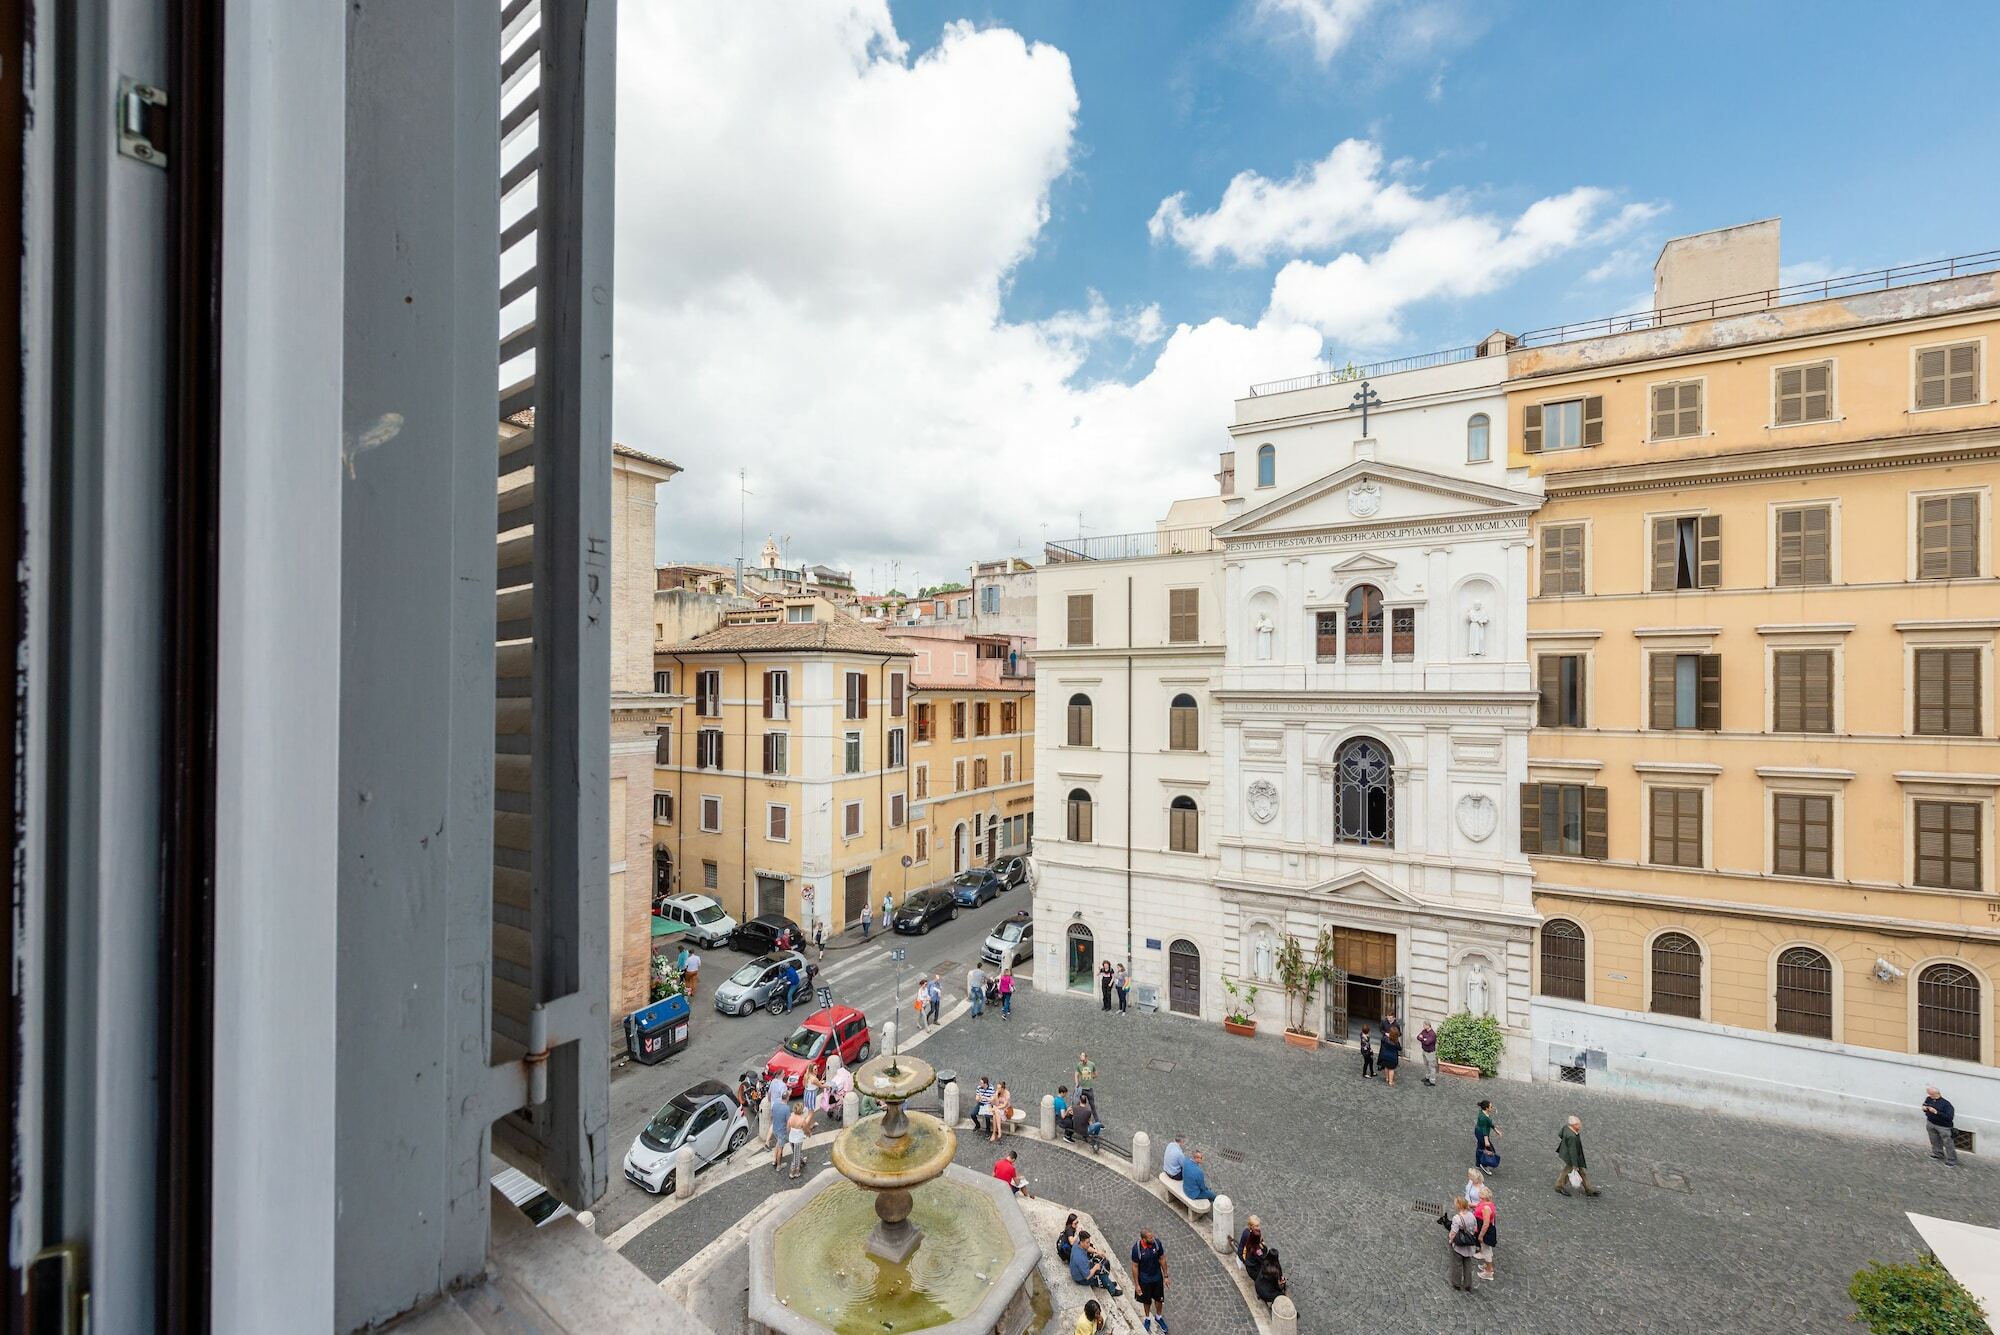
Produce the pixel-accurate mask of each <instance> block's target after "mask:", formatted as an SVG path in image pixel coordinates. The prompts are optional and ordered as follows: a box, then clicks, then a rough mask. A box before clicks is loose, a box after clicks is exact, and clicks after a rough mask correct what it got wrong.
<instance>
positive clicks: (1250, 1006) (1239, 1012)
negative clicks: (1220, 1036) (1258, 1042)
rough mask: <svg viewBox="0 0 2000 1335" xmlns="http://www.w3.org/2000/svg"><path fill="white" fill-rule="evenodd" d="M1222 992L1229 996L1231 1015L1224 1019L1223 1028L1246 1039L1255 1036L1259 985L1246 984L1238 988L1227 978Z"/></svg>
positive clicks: (1224, 980) (1223, 981) (1223, 982)
mask: <svg viewBox="0 0 2000 1335" xmlns="http://www.w3.org/2000/svg"><path fill="white" fill-rule="evenodd" d="M1222 990H1223V991H1225V992H1227V993H1228V994H1229V1014H1227V1015H1225V1016H1223V1017H1222V1027H1223V1028H1224V1029H1227V1030H1228V1031H1229V1032H1230V1033H1232V1034H1242V1035H1244V1036H1245V1037H1246V1038H1247V1037H1252V1036H1254V1035H1255V1034H1256V1032H1257V985H1256V984H1255V983H1246V984H1244V985H1243V986H1242V987H1238V986H1236V984H1234V983H1232V982H1230V981H1229V980H1228V979H1227V978H1225V979H1223V980H1222Z"/></svg>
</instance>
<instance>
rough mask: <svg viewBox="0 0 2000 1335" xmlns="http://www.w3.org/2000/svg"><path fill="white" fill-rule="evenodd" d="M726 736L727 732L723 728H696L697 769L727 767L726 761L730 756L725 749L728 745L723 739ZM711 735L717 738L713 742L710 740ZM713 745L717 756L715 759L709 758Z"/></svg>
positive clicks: (695, 761) (695, 763)
mask: <svg viewBox="0 0 2000 1335" xmlns="http://www.w3.org/2000/svg"><path fill="white" fill-rule="evenodd" d="M726 736H727V734H726V733H725V732H724V731H723V730H722V729H721V728H697V729H695V734H694V767H695V768H696V769H698V770H704V769H705V770H722V769H724V768H726V767H727V766H726V763H725V762H726V761H727V760H728V758H729V757H728V753H727V752H726V751H725V750H724V748H725V747H726V746H727V743H726V742H725V741H724V740H723V739H724V738H725V737H726ZM711 737H712V738H714V739H715V740H714V742H713V743H712V744H711V743H710V741H709V739H710V738H711ZM711 745H712V746H713V749H714V752H715V758H714V760H713V761H711V760H710V759H709V750H710V748H711Z"/></svg>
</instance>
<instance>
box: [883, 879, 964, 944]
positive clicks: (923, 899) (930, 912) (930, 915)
mask: <svg viewBox="0 0 2000 1335" xmlns="http://www.w3.org/2000/svg"><path fill="white" fill-rule="evenodd" d="M957 916H958V903H957V901H955V900H954V899H952V897H951V893H950V892H949V891H947V890H942V889H930V890H918V891H915V892H914V893H912V894H911V895H910V897H909V898H908V899H906V900H904V901H903V902H902V903H901V904H898V905H897V906H896V917H895V920H894V921H893V922H891V923H890V926H892V927H894V928H895V929H896V930H897V931H899V932H902V933H904V934H905V935H912V936H921V935H922V934H923V933H925V932H928V931H929V930H930V929H931V928H933V927H935V926H937V925H938V924H939V923H941V922H950V921H951V920H952V919H953V918H956V917H957Z"/></svg>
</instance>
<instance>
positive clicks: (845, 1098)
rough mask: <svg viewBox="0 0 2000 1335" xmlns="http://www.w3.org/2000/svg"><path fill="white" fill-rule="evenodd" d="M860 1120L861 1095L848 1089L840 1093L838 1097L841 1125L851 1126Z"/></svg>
mask: <svg viewBox="0 0 2000 1335" xmlns="http://www.w3.org/2000/svg"><path fill="white" fill-rule="evenodd" d="M860 1120H861V1096H860V1095H859V1094H856V1093H855V1092H854V1091H853V1090H851V1089H850V1090H848V1091H847V1093H845V1094H843V1095H841V1098H840V1124H841V1125H842V1126H853V1125H854V1124H855V1123H856V1122H858V1121H860Z"/></svg>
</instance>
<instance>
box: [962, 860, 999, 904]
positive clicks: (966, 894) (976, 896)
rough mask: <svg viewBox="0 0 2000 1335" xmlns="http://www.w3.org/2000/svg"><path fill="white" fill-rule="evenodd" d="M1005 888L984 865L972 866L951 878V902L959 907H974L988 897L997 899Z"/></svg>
mask: <svg viewBox="0 0 2000 1335" xmlns="http://www.w3.org/2000/svg"><path fill="white" fill-rule="evenodd" d="M1006 888H1007V887H1006V886H1005V885H1004V884H1002V883H1001V880H1000V878H999V877H998V876H995V875H994V874H993V872H992V871H991V870H990V869H988V868H986V867H974V868H973V869H972V870H971V871H962V872H960V873H959V874H958V875H956V876H954V877H952V878H951V898H952V902H953V903H955V904H957V905H958V906H959V907H961V908H969V909H976V908H978V907H979V906H980V905H981V904H984V903H985V902H986V901H987V900H989V899H998V898H999V897H1000V892H1001V891H1002V890H1004V889H1006Z"/></svg>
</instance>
